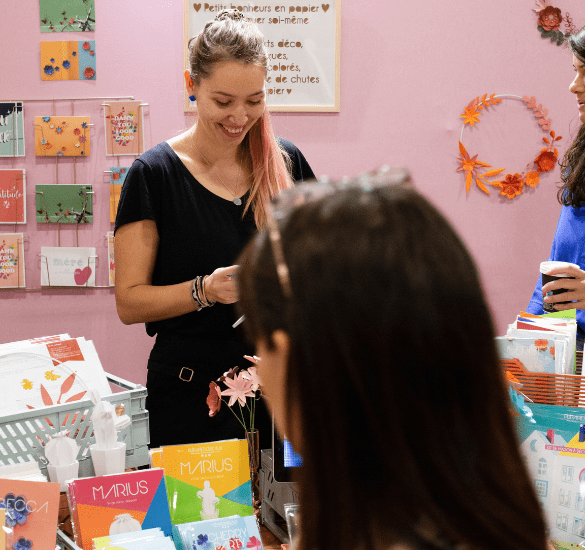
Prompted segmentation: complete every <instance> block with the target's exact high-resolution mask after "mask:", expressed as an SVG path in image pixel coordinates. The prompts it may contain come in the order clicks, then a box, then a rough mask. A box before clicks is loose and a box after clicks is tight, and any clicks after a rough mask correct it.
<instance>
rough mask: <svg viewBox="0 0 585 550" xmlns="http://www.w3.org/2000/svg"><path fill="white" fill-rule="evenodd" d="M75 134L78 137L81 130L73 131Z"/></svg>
mask: <svg viewBox="0 0 585 550" xmlns="http://www.w3.org/2000/svg"><path fill="white" fill-rule="evenodd" d="M73 133H74V134H75V135H76V136H78V135H79V134H80V133H81V130H80V129H79V128H75V130H73Z"/></svg>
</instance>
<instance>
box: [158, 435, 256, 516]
mask: <svg viewBox="0 0 585 550" xmlns="http://www.w3.org/2000/svg"><path fill="white" fill-rule="evenodd" d="M162 463H163V467H164V471H165V479H166V485H167V495H168V500H169V508H170V512H171V522H172V523H173V524H178V523H188V522H192V521H201V520H207V519H215V518H225V517H229V516H234V515H238V516H250V515H252V514H253V513H254V510H253V507H252V485H251V482H250V464H249V459H248V442H247V441H246V440H245V439H242V440H235V439H234V440H229V441H214V442H211V443H198V444H193V445H174V446H170V447H163V448H162Z"/></svg>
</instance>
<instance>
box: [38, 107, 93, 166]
mask: <svg viewBox="0 0 585 550" xmlns="http://www.w3.org/2000/svg"><path fill="white" fill-rule="evenodd" d="M89 152H90V139H89V117H88V116H36V117H35V155H36V156H37V157H87V156H89Z"/></svg>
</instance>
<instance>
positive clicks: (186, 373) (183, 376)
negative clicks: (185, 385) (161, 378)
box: [148, 361, 195, 382]
mask: <svg viewBox="0 0 585 550" xmlns="http://www.w3.org/2000/svg"><path fill="white" fill-rule="evenodd" d="M148 370H151V371H154V372H159V373H160V374H166V375H167V376H172V377H178V378H179V380H182V381H183V382H191V380H193V374H194V372H195V371H194V370H193V369H190V368H189V367H183V366H181V365H168V364H166V365H160V364H159V363H156V362H154V361H149V362H148Z"/></svg>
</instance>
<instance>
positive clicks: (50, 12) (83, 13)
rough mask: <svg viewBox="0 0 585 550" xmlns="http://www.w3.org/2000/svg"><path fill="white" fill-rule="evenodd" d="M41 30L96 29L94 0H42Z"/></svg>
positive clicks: (69, 30)
mask: <svg viewBox="0 0 585 550" xmlns="http://www.w3.org/2000/svg"><path fill="white" fill-rule="evenodd" d="M40 12H41V32H77V31H95V6H94V0H40Z"/></svg>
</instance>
